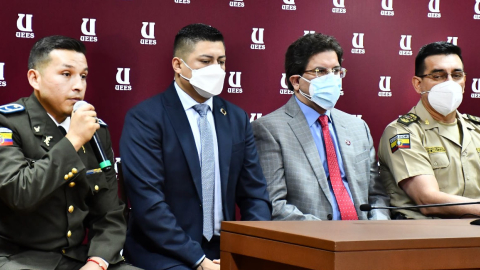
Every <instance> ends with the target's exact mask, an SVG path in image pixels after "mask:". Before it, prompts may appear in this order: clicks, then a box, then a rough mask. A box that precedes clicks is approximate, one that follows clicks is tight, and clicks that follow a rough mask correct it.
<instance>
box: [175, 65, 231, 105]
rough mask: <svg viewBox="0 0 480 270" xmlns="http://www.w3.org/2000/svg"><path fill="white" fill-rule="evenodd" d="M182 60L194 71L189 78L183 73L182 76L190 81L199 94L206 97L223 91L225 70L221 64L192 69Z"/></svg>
mask: <svg viewBox="0 0 480 270" xmlns="http://www.w3.org/2000/svg"><path fill="white" fill-rule="evenodd" d="M181 60H182V62H183V63H184V64H185V66H186V67H188V68H189V69H190V70H191V71H192V77H191V78H190V79H188V78H186V77H184V76H183V75H182V74H180V76H181V77H182V78H184V79H185V80H187V81H189V82H190V84H191V85H192V86H193V88H194V89H195V90H196V91H197V93H198V94H199V95H201V96H202V97H204V98H211V97H213V96H216V95H219V94H220V93H222V90H223V83H224V81H225V70H223V69H222V68H221V67H220V65H218V64H215V65H210V66H206V67H204V68H200V69H191V68H190V67H189V66H188V65H187V63H185V61H183V59H181Z"/></svg>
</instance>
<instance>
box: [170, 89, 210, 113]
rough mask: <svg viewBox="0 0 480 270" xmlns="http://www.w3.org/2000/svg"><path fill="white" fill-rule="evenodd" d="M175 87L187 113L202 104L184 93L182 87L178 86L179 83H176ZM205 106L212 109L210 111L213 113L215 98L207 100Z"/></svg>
mask: <svg viewBox="0 0 480 270" xmlns="http://www.w3.org/2000/svg"><path fill="white" fill-rule="evenodd" d="M173 85H174V86H175V90H176V91H177V94H178V97H179V98H180V102H181V103H182V106H183V109H184V110H185V111H186V110H188V109H191V108H192V107H193V106H195V105H197V104H200V103H198V102H197V101H196V100H194V99H193V98H192V97H191V96H189V95H188V94H187V93H186V92H185V91H183V90H182V89H181V88H180V86H178V84H177V82H174V83H173ZM203 104H207V105H208V106H209V107H210V111H212V112H213V97H211V98H209V99H207V101H205V102H204V103H203Z"/></svg>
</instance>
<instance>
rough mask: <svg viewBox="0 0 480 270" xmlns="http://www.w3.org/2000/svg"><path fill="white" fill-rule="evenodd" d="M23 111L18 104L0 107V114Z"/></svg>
mask: <svg viewBox="0 0 480 270" xmlns="http://www.w3.org/2000/svg"><path fill="white" fill-rule="evenodd" d="M23 111H25V107H23V106H22V105H20V104H15V103H11V104H7V105H3V106H0V113H3V114H11V113H16V112H23Z"/></svg>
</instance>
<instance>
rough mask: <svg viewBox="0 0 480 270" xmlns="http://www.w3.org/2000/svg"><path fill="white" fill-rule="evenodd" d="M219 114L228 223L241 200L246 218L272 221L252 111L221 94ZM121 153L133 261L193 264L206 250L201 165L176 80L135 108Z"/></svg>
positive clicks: (159, 265) (149, 265)
mask: <svg viewBox="0 0 480 270" xmlns="http://www.w3.org/2000/svg"><path fill="white" fill-rule="evenodd" d="M222 112H226V114H224V113H222ZM213 117H214V119H215V129H216V132H217V141H218V154H219V157H218V158H219V165H220V178H221V187H222V206H223V216H224V220H225V221H230V220H235V204H237V205H238V206H239V208H240V213H241V216H242V220H270V219H271V203H270V201H269V198H268V193H267V189H266V180H265V177H264V176H263V173H262V169H261V167H260V163H259V160H258V155H257V150H256V146H255V141H254V138H253V133H252V129H251V126H250V121H249V118H248V116H247V114H246V113H245V111H243V110H242V109H240V108H239V107H237V106H235V105H233V104H232V103H230V102H228V101H225V100H223V99H221V98H220V97H214V98H213ZM120 152H121V156H122V166H123V172H124V179H125V184H126V188H127V193H128V196H129V199H130V203H131V207H132V213H131V217H130V222H129V228H128V232H127V240H126V243H125V252H126V257H127V260H128V261H129V262H131V263H132V264H133V265H136V266H138V267H141V268H145V269H147V270H148V269H167V268H170V267H172V266H175V265H180V264H184V265H187V266H189V267H191V266H193V265H194V264H195V263H196V262H197V261H198V260H199V259H200V258H201V257H202V256H203V255H204V252H203V250H202V247H201V245H200V243H202V237H203V233H202V232H203V210H202V180H201V169H200V161H199V159H198V154H197V148H196V146H195V141H194V137H193V133H192V130H191V128H190V123H189V122H188V119H187V115H186V113H185V110H184V109H183V106H182V104H181V102H180V98H179V97H178V94H177V92H176V90H175V87H174V84H173V83H172V84H171V85H170V87H169V88H168V89H167V90H166V91H165V92H164V93H161V94H158V95H156V96H154V97H152V98H149V99H147V100H145V101H143V102H142V103H140V104H139V105H137V106H135V107H134V108H132V109H131V110H130V111H129V112H128V113H127V116H126V118H125V125H124V128H123V132H122V137H121V140H120Z"/></svg>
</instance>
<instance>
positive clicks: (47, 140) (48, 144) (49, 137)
mask: <svg viewBox="0 0 480 270" xmlns="http://www.w3.org/2000/svg"><path fill="white" fill-rule="evenodd" d="M51 139H53V136H47V137H46V138H45V141H43V142H44V143H45V144H46V145H47V146H50V140H51Z"/></svg>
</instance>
